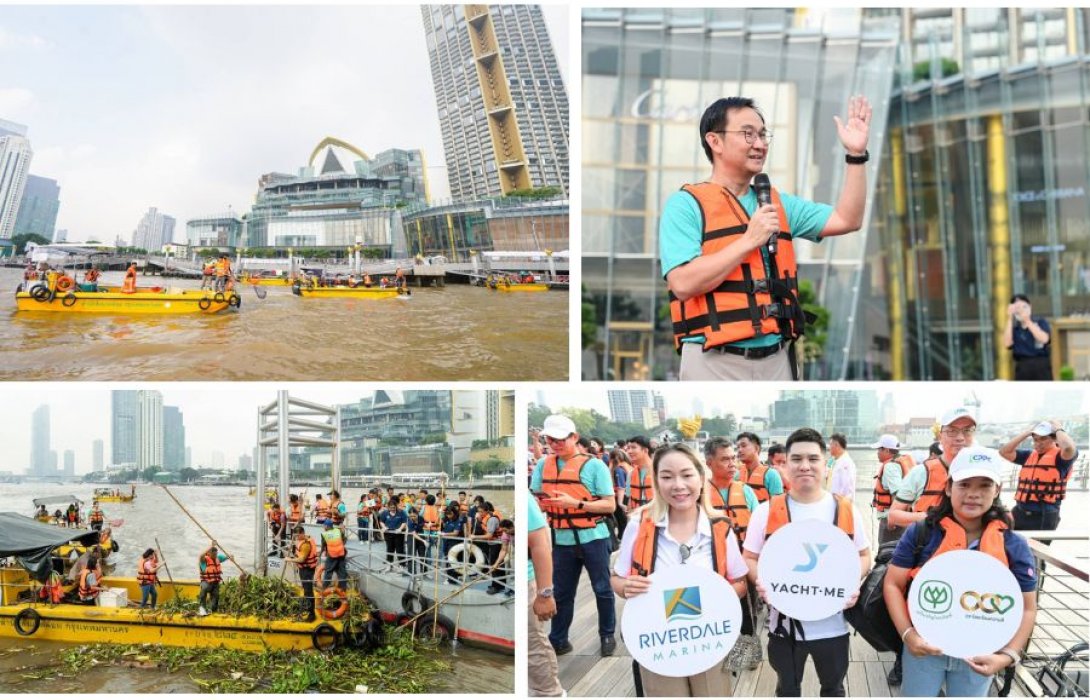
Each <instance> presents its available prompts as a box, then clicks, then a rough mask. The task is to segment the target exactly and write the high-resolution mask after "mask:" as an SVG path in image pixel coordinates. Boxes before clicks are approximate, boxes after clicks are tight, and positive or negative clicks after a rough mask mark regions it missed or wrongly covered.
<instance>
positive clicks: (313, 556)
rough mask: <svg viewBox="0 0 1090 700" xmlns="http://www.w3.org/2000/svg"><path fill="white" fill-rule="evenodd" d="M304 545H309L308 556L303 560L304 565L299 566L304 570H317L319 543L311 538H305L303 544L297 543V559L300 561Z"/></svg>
mask: <svg viewBox="0 0 1090 700" xmlns="http://www.w3.org/2000/svg"><path fill="white" fill-rule="evenodd" d="M303 545H307V546H308V547H309V549H307V556H306V558H305V559H304V560H303V563H302V564H300V565H299V567H300V568H302V569H315V568H317V567H318V549H319V547H318V543H317V542H315V541H314V540H312V539H311V538H309V537H304V538H303V540H302V541H301V542H296V543H295V558H296V559H298V558H299V557H300V556H301V555H300V552H301V551H302V550H303Z"/></svg>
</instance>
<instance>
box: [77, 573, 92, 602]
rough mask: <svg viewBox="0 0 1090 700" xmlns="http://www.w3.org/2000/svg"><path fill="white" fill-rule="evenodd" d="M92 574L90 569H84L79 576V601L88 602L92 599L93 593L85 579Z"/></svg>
mask: <svg viewBox="0 0 1090 700" xmlns="http://www.w3.org/2000/svg"><path fill="white" fill-rule="evenodd" d="M93 573H94V572H93V571H91V570H90V569H84V570H83V571H81V572H80V575H79V597H80V599H81V600H89V599H91V598H93V597H94V595H95V593H94V591H92V590H91V586H90V584H88V583H87V577H88V576H90V575H91V574H93Z"/></svg>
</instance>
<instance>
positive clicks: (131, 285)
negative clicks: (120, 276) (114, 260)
mask: <svg viewBox="0 0 1090 700" xmlns="http://www.w3.org/2000/svg"><path fill="white" fill-rule="evenodd" d="M121 292H122V293H123V294H133V293H135V292H136V266H135V265H130V266H129V269H128V270H126V271H125V281H124V282H122V283H121Z"/></svg>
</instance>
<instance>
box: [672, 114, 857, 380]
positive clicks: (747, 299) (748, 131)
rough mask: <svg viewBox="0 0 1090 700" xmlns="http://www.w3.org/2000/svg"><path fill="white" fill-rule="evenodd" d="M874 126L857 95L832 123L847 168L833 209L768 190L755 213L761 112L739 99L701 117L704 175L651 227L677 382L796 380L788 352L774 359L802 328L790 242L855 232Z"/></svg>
mask: <svg viewBox="0 0 1090 700" xmlns="http://www.w3.org/2000/svg"><path fill="white" fill-rule="evenodd" d="M870 118H871V107H870V103H869V102H868V101H867V99H866V98H865V97H852V98H851V100H850V101H849V104H848V118H847V120H846V121H845V122H844V123H841V121H840V118H839V117H834V119H835V120H836V127H837V135H838V137H839V140H840V144H841V146H843V148H844V150H845V160H846V162H847V167H846V168H845V171H844V172H845V174H844V185H843V188H842V190H841V194H840V199H839V200H838V201H837V204H836V206H835V207H833V206H829V205H827V204H816V203H814V202H810V201H808V200H805V199H803V198H801V197H796V196H791V195H788V194H786V193H780V192H778V191H777V190H775V188H772V191H771V194H770V197H771V203H769V204H764V205H761V204H759V202H758V199H757V192H756V190H755V189H754V188H753V187H751V185H750V182H751V181H752V180H753V178H754V176H755V175H757V174H759V173H761V171H762V170H764V169H765V162H766V159H767V158H768V154H769V148H770V142H771V141H772V134H771V133H770V132H769V131H768V129H767V128H766V127H765V119H764V116H763V115H762V114H761V112H760V111H758V109H757V105H756V103H755V102H754V101H753V100H752V99H750V98H747V97H725V98H720V99H718V100H716V101H715V102H713V103H712V104H711V105H709V106H708V108H707V109H706V110H705V112H704V115H703V117H702V118H701V120H700V141H701V146H702V147H703V149H704V155H705V156H706V157H707V158H708V161H709V162H710V163H711V166H712V170H711V173H710V175H709V176H708V179H707V180H706V181H705V182H702V183H698V184H694V185H686V186H685V187H684V188H683V189H682V191H680V192H676V193H675V194H673V195H671V196H670V198H669V199H668V200H667V201H666V204H665V206H664V207H663V211H662V215H661V217H660V220H659V257H660V261H661V263H662V273H663V275H664V276H665V278H666V286H667V287H668V288H669V291H670V294H671V304H670V306H671V316H672V318H673V322H674V337H675V341H677V342H678V343H679V348H678V349H679V352H680V354H681V367H680V372H679V376H680V378H681V379H682V380H715V379H730V380H787V379H791V378H793V375H794V374H795V373H794V372H793V370H794V369H795V367H794V365H793V363H792V362H791V361H790V358H789V353H790V352H793V350H794V346H793V345H792V347H791V349H790V350H789V353H784V352H780V350H781V349H782V348H783V347H784V345H785V344H786V343H788V342H790V341H793V340H794V339H795V337H797V336H798V335H799V334H801V331H802V323H801V316H800V314H801V306H800V305H799V303H798V297H797V294H798V289H797V277H795V274H794V273H795V271H796V270H797V265H796V263H795V262H794V260H795V258H794V248H793V244H792V239H794V238H805V239H807V240H810V241H813V242H815V243H819V242H821V240H822V239H824V238H828V237H829V236H839V235H842V234H845V233H850V232H852V231H856V230H858V229H859V228H861V227H862V225H863V212H864V208H865V206H866V192H867V177H866V168H865V167H864V164H865V163H866V162H867V159H868V157H869V156H868V153H867V139H868V132H869V127H870ZM735 222H736V223H735ZM770 241H776V251H775V252H773V251H772V250H771V249H770ZM792 278H793V279H794V280H795V281H794V282H792V281H791V279H792ZM757 281H759V282H760V283H763V285H764V286H762V285H761V284H757ZM769 281H775V283H776V284H775V286H771V285H769V284H768V283H769ZM781 281H783V282H782V286H781ZM727 286H729V287H730V288H727ZM770 319H771V320H770ZM777 329H778V330H777ZM794 378H796V379H797V376H794Z"/></svg>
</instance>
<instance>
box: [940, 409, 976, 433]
mask: <svg viewBox="0 0 1090 700" xmlns="http://www.w3.org/2000/svg"><path fill="white" fill-rule="evenodd" d="M959 418H968V419H969V420H971V421H973V425H976V418H973V414H972V413H971V412H970V411H969V409H967V408H965V407H964V406H958V407H957V408H951V409H950V410H949V411H947V412H946V413H944V414H942V418H940V419H939V427H940V428H945V427H946V426H948V425H950V424H951V423H953V422H954V421H956V420H957V419H959Z"/></svg>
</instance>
